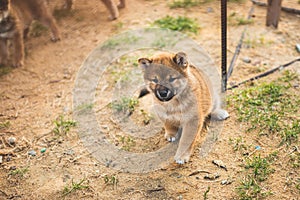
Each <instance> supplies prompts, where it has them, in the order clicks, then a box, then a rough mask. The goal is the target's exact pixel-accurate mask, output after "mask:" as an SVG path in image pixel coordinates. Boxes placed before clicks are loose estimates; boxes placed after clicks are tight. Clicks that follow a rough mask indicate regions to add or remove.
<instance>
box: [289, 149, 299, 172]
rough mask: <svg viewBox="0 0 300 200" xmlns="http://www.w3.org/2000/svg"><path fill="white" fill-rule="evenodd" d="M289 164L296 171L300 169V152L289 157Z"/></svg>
mask: <svg viewBox="0 0 300 200" xmlns="http://www.w3.org/2000/svg"><path fill="white" fill-rule="evenodd" d="M295 148H296V147H295ZM289 164H290V165H291V166H292V167H293V168H295V169H298V168H300V152H299V151H298V150H297V149H295V151H294V152H293V153H291V154H290V155H289Z"/></svg>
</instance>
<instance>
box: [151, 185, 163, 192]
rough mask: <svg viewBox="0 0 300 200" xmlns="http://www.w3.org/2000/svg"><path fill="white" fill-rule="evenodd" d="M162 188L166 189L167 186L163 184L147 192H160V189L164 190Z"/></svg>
mask: <svg viewBox="0 0 300 200" xmlns="http://www.w3.org/2000/svg"><path fill="white" fill-rule="evenodd" d="M162 190H165V188H164V187H162V186H158V187H157V188H154V189H150V190H147V193H152V192H159V191H162Z"/></svg>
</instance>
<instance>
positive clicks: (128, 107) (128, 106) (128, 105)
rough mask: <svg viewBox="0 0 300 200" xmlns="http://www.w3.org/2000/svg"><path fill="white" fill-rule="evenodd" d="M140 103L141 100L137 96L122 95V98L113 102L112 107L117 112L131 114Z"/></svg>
mask: <svg viewBox="0 0 300 200" xmlns="http://www.w3.org/2000/svg"><path fill="white" fill-rule="evenodd" d="M138 104H139V101H138V99H136V98H129V97H122V98H121V99H120V100H118V101H114V102H112V103H111V108H112V109H113V110H115V111H117V112H124V113H127V112H128V113H130V114H131V113H132V112H133V111H134V110H135V107H136V106H137V105H138Z"/></svg>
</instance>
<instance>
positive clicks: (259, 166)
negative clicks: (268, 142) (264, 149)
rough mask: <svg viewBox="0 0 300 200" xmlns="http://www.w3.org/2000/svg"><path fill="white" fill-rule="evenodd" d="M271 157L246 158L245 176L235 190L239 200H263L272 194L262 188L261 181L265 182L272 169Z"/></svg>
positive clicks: (272, 171)
mask: <svg viewBox="0 0 300 200" xmlns="http://www.w3.org/2000/svg"><path fill="white" fill-rule="evenodd" d="M272 156H274V155H273V154H272V155H269V156H268V157H266V158H262V157H261V156H260V155H258V156H253V157H252V158H246V160H245V162H246V164H245V169H246V176H245V177H244V178H243V179H242V180H241V181H240V184H239V186H238V187H237V188H236V189H237V193H238V195H239V199H243V200H251V199H264V198H265V197H266V196H268V195H270V194H272V193H271V191H267V190H265V189H264V187H263V183H262V182H263V181H265V180H267V178H268V176H269V175H270V174H271V173H274V169H273V168H272V167H271V163H272V161H271V160H272V158H273V157H272Z"/></svg>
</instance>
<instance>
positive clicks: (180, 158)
mask: <svg viewBox="0 0 300 200" xmlns="http://www.w3.org/2000/svg"><path fill="white" fill-rule="evenodd" d="M174 159H175V162H176V163H177V164H180V165H183V164H184V163H187V162H188V161H189V160H190V154H189V153H186V154H184V155H183V156H175V157H174Z"/></svg>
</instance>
